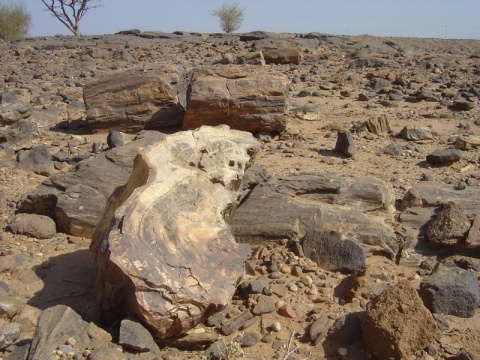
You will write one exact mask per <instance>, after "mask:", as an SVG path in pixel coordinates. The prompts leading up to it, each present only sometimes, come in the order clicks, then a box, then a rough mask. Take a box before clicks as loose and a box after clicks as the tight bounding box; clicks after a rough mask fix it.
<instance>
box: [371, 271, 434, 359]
mask: <svg viewBox="0 0 480 360" xmlns="http://www.w3.org/2000/svg"><path fill="white" fill-rule="evenodd" d="M386 314H388V316H386ZM362 329H363V341H364V344H365V347H366V349H367V351H368V352H369V353H370V354H371V355H373V356H375V357H377V358H378V359H380V360H383V359H385V360H388V359H391V358H394V359H400V358H402V357H404V358H408V357H409V356H411V355H413V354H414V353H415V352H416V351H418V350H421V349H423V348H425V347H426V346H427V345H428V344H430V343H431V342H432V341H434V340H435V339H436V338H438V337H439V336H440V334H441V333H440V331H439V329H438V327H437V324H436V321H435V319H434V318H433V316H432V314H431V313H430V312H429V311H428V309H427V308H425V306H424V305H423V303H422V301H421V299H420V297H419V296H418V295H417V292H416V291H415V289H414V288H413V287H412V286H411V285H410V284H409V283H408V281H406V280H405V281H402V282H400V283H398V284H396V285H394V286H393V287H391V288H390V289H387V290H385V291H383V292H382V293H381V294H380V295H379V296H377V297H376V298H375V299H373V300H372V301H370V302H369V303H368V304H367V310H366V312H365V315H364V320H363V325H362Z"/></svg>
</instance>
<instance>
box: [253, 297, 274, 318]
mask: <svg viewBox="0 0 480 360" xmlns="http://www.w3.org/2000/svg"><path fill="white" fill-rule="evenodd" d="M275 310H276V308H275V300H273V299H272V297H270V296H266V295H259V297H258V299H257V304H256V305H255V306H254V307H253V309H252V313H253V315H257V316H258V315H262V314H268V313H271V312H274V311H275Z"/></svg>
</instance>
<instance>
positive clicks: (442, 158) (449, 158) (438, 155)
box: [427, 149, 462, 165]
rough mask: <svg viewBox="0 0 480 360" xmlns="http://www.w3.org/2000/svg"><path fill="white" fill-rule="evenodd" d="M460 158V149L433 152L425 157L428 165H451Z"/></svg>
mask: <svg viewBox="0 0 480 360" xmlns="http://www.w3.org/2000/svg"><path fill="white" fill-rule="evenodd" d="M461 158H462V151H461V150H460V149H443V150H435V151H434V152H432V153H431V154H428V155H427V162H429V163H430V164H435V165H439V164H447V165H448V164H451V163H453V162H456V161H458V160H460V159H461Z"/></svg>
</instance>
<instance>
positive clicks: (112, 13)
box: [0, 0, 480, 39]
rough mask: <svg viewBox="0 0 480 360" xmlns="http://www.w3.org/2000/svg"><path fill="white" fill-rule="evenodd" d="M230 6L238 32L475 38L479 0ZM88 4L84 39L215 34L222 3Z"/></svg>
mask: <svg viewBox="0 0 480 360" xmlns="http://www.w3.org/2000/svg"><path fill="white" fill-rule="evenodd" d="M1 1H2V0H0V2H1ZM227 2H228V1H227ZM231 2H233V1H231ZM231 2H229V3H231ZM236 2H237V3H238V4H239V5H240V7H241V8H243V9H244V10H245V12H244V21H243V24H242V26H241V28H240V29H239V30H238V32H249V31H254V30H264V31H273V32H289V33H308V32H322V33H329V34H335V35H360V34H369V35H376V36H401V37H431V38H445V36H446V37H447V38H449V39H453V38H455V39H480V0H396V1H393V0H328V1H326V0H325V1H323V0H237V1H236ZM23 3H24V4H25V6H26V8H27V10H28V11H29V12H30V14H31V15H32V20H33V24H32V28H31V31H30V35H31V36H52V35H56V34H69V32H68V30H67V29H66V28H65V27H64V26H63V25H62V24H61V23H60V22H59V21H58V20H56V19H55V18H54V17H53V16H51V15H50V14H49V13H48V12H47V11H44V9H45V6H44V5H43V3H42V1H41V0H23ZM94 3H96V4H101V5H103V6H102V7H99V8H96V9H92V10H90V12H88V13H87V14H86V15H85V17H84V18H83V19H82V21H81V22H80V30H81V32H82V34H84V35H100V34H113V33H116V32H118V31H120V30H128V29H140V30H142V31H150V30H152V31H163V32H173V31H176V30H182V31H189V32H201V33H215V32H221V28H220V26H219V21H218V18H216V17H214V16H212V10H214V9H215V8H217V7H218V6H219V5H221V3H222V0H169V1H167V0H101V1H96V2H92V4H94Z"/></svg>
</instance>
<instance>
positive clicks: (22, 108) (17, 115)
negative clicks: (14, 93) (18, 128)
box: [0, 102, 30, 126]
mask: <svg viewBox="0 0 480 360" xmlns="http://www.w3.org/2000/svg"><path fill="white" fill-rule="evenodd" d="M29 112H30V106H29V105H27V104H24V103H21V102H15V103H7V104H4V105H1V106H0V125H1V126H5V125H10V124H13V123H14V122H16V121H19V120H21V119H25V118H27V117H28V116H29V115H30V114H29Z"/></svg>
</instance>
